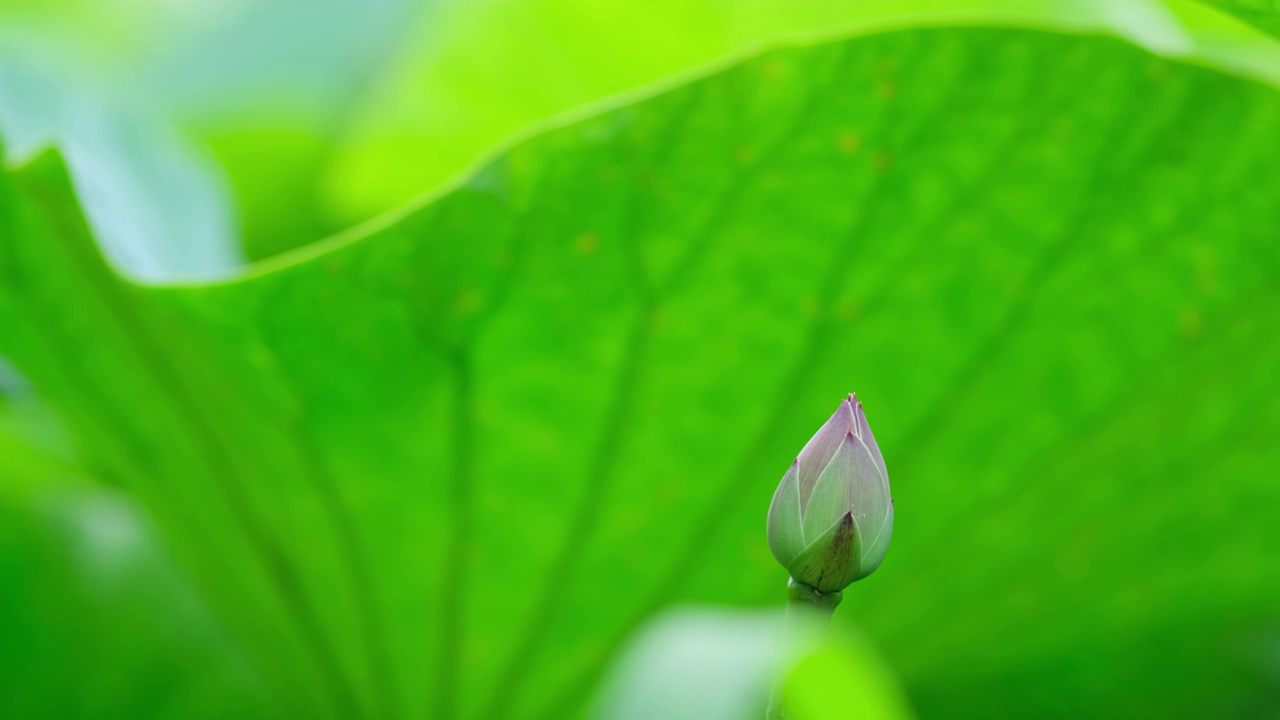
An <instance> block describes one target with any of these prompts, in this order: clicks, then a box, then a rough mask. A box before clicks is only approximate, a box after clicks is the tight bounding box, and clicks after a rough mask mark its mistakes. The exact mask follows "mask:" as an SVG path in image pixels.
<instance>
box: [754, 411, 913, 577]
mask: <svg viewBox="0 0 1280 720" xmlns="http://www.w3.org/2000/svg"><path fill="white" fill-rule="evenodd" d="M768 531H769V549H770V550H772V551H773V556H774V557H775V558H777V559H778V562H780V563H782V565H783V567H785V568H786V569H787V570H788V571H789V572H790V573H791V577H792V579H793V580H794V581H795V582H797V583H801V584H803V585H807V586H809V587H811V588H814V589H816V590H818V591H820V592H823V593H830V592H837V591H840V590H843V589H844V588H846V587H848V586H849V584H850V583H852V582H854V581H855V580H860V579H862V578H864V577H866V576H868V575H870V574H871V573H872V571H874V570H875V569H876V568H877V567H879V566H880V561H881V560H883V559H884V554H885V551H886V550H888V548H889V538H890V537H891V536H892V535H893V498H892V497H890V495H889V475H888V473H887V472H886V471H885V467H884V457H883V456H882V455H881V454H880V447H879V446H878V445H876V439H875V437H874V436H872V434H871V427H870V426H869V425H868V424H867V416H866V414H864V413H863V412H862V403H860V402H858V400H857V398H855V397H854V396H853V395H850V396H849V397H848V398H847V399H846V400H844V401H843V402H841V403H840V407H839V408H837V409H836V412H835V414H834V415H832V416H831V419H830V420H827V422H826V424H825V425H823V426H822V427H821V428H819V429H818V432H817V433H815V434H814V436H813V437H812V438H810V439H809V442H808V443H807V444H806V445H805V446H804V449H803V450H801V451H800V456H799V457H797V458H796V461H795V462H794V463H792V464H791V468H790V469H789V470H787V473H786V474H785V475H783V476H782V482H781V483H780V484H779V485H778V491H777V492H776V493H774V495H773V504H771V505H770V506H769V523H768Z"/></svg>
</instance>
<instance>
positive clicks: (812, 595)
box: [764, 579, 844, 720]
mask: <svg viewBox="0 0 1280 720" xmlns="http://www.w3.org/2000/svg"><path fill="white" fill-rule="evenodd" d="M843 598H844V593H842V592H840V591H839V590H836V591H835V592H829V593H824V592H822V591H820V590H818V589H817V588H812V587H809V586H808V585H805V584H804V583H798V582H796V581H795V580H794V579H788V580H787V614H786V617H785V619H784V620H783V632H784V633H786V635H787V638H788V639H793V638H794V636H795V635H797V634H798V633H799V632H800V630H799V628H800V627H801V626H804V627H809V628H812V627H813V625H814V624H815V621H816V622H818V623H821V624H822V625H826V624H828V623H830V622H831V614H832V613H834V612H835V609H836V606H837V605H839V604H840V600H841V599H843ZM784 680H785V678H781V679H779V681H778V684H777V685H776V686H774V689H773V692H772V693H770V695H769V707H768V709H767V710H765V714H764V717H765V720H786V715H784V714H783V712H782V682H783V681H784Z"/></svg>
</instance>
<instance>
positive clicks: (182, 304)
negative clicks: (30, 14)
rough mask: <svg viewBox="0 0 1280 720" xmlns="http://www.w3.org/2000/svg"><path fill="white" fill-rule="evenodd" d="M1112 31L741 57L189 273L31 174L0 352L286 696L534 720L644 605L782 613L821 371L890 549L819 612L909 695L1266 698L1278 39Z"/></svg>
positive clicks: (1063, 704) (2, 207)
mask: <svg viewBox="0 0 1280 720" xmlns="http://www.w3.org/2000/svg"><path fill="white" fill-rule="evenodd" d="M1054 7H1055V8H1056V7H1057V6H1056V5H1055V6H1054ZM1107 7H1115V6H1114V5H1111V4H1108V5H1107ZM1125 7H1126V9H1129V10H1132V12H1125V13H1113V12H1111V11H1105V12H1104V11H1097V13H1098V14H1097V15H1095V16H1088V17H1087V18H1086V19H1085V20H1081V21H1079V22H1075V21H1072V22H1068V21H1065V20H1062V19H1061V17H1060V15H1059V14H1055V13H1058V12H1059V11H1058V10H1043V11H1042V12H1043V15H1042V16H1041V17H1039V19H1035V20H1034V21H1033V20H1022V21H1019V22H1018V23H1013V21H1012V20H1009V19H1008V18H1007V17H1003V16H998V15H992V16H991V17H992V18H997V19H999V20H1000V23H999V24H1000V25H1001V27H1000V28H994V29H993V28H982V27H970V25H974V24H977V25H981V24H983V23H981V22H978V21H977V20H975V19H974V16H969V17H968V18H967V19H966V20H965V22H964V23H963V24H964V25H965V27H959V26H951V25H947V24H946V23H943V22H942V21H941V20H937V19H934V20H930V21H929V22H927V23H923V24H925V25H928V26H929V27H927V28H924V29H915V25H914V24H913V23H914V22H915V16H913V15H910V14H907V15H903V16H902V17H900V18H898V20H899V22H898V23H897V24H893V23H888V24H887V25H885V26H884V27H889V28H894V30H893V31H892V32H882V33H870V34H865V32H866V31H867V30H868V29H867V28H864V29H863V31H862V32H863V34H859V33H854V34H852V35H850V34H837V35H834V36H832V37H828V38H818V39H812V40H810V41H806V42H803V43H796V44H794V45H792V46H787V47H783V48H780V49H775V50H771V51H768V52H764V53H761V54H758V55H753V56H750V57H747V58H743V59H741V60H740V61H737V62H733V63H728V64H726V65H725V66H723V67H721V68H718V69H715V70H713V71H709V72H707V73H706V74H704V75H703V76H699V77H696V78H687V79H686V80H685V81H683V82H680V83H673V84H671V85H670V86H668V87H666V88H664V89H663V90H662V91H661V92H655V93H654V94H652V95H650V96H647V97H643V98H634V99H632V100H630V101H628V102H625V103H619V104H617V105H615V106H613V107H611V108H608V109H601V110H600V111H599V112H597V113H595V114H593V115H590V116H589V117H583V118H581V119H579V120H577V121H575V122H571V123H566V124H563V125H561V126H558V127H554V128H550V129H547V130H545V131H544V132H541V133H540V134H536V135H533V136H531V137H530V138H529V139H527V140H525V141H523V142H520V143H517V144H514V145H512V146H511V147H510V148H508V149H507V150H506V151H504V152H502V153H500V154H498V155H495V156H494V157H493V158H492V159H491V160H490V161H489V162H488V163H486V164H485V165H484V166H483V167H481V168H479V169H478V170H477V171H476V172H474V173H473V174H470V175H468V176H467V177H466V178H465V179H464V180H462V181H460V182H459V183H458V184H456V185H454V186H451V187H449V188H447V189H446V190H444V191H442V192H440V193H438V194H437V195H435V196H433V197H431V198H429V199H427V200H425V201H423V202H421V203H419V204H416V205H413V206H410V207H407V208H405V209H403V210H402V211H399V212H397V213H395V214H393V215H391V216H388V217H386V218H383V219H382V220H380V221H378V222H376V223H373V224H371V225H368V226H365V227H361V228H358V229H356V230H353V231H352V232H350V233H349V234H346V235H342V236H339V237H336V238H333V239H331V240H328V241H324V242H322V243H320V244H318V245H314V246H311V247H308V248H306V249H304V250H302V251H300V252H298V253H294V254H291V255H287V256H284V257H282V258H280V259H279V260H276V261H273V262H269V263H265V264H261V265H258V266H255V267H253V268H252V269H251V270H250V271H249V272H247V273H246V274H244V275H243V276H240V277H237V278H235V279H232V280H229V281H227V282H222V283H216V284H192V285H184V286H168V287H158V286H142V285H138V284H134V283H131V282H128V281H125V280H123V279H121V278H120V277H118V276H117V275H116V274H114V273H113V272H111V271H110V270H109V269H108V268H107V266H106V265H105V264H104V263H103V262H102V259H101V258H100V256H99V254H98V252H97V250H96V247H95V244H94V238H93V236H92V234H91V233H90V232H89V230H88V227H87V225H86V224H85V221H84V219H83V215H82V213H81V211H80V207H79V203H78V201H77V199H76V196H75V193H74V192H73V190H72V185H71V183H70V181H69V179H68V176H67V172H66V168H65V165H64V163H63V162H62V160H61V158H60V157H59V155H58V154H57V153H55V152H48V153H45V154H42V155H40V156H38V157H36V158H35V159H33V160H32V161H31V162H30V163H28V164H26V165H23V166H21V167H11V168H6V170H5V171H4V172H3V174H0V328H3V332H0V354H3V355H4V356H5V357H6V358H8V359H10V360H12V362H13V363H14V364H15V366H16V367H17V368H18V369H19V370H20V371H21V372H22V374H23V375H24V376H25V377H26V378H27V379H28V380H29V381H30V382H31V383H32V384H33V386H34V387H36V388H37V389H38V390H39V393H40V395H41V396H42V397H43V398H44V399H45V401H46V402H47V403H48V404H49V405H50V406H51V407H52V408H53V409H54V410H55V411H56V412H57V413H58V415H59V419H60V421H61V423H62V424H63V425H64V426H65V427H66V428H67V432H68V433H69V435H70V436H71V437H72V438H73V440H74V447H75V449H76V453H77V458H78V460H79V462H80V463H81V464H82V465H83V466H84V468H85V469H86V473H85V474H86V475H87V476H90V477H94V478H97V479H98V480H100V481H101V482H102V483H104V484H108V485H110V486H111V487H113V488H115V489H116V492H120V493H124V494H126V495H127V496H128V497H130V498H132V499H133V500H134V501H135V502H136V503H137V504H138V505H139V506H141V507H142V508H145V510H146V513H147V514H148V515H149V517H151V518H152V520H153V522H154V525H155V526H156V531H157V533H158V534H159V536H160V537H161V538H162V541H163V547H164V549H165V552H166V553H167V556H169V557H171V558H172V563H173V565H174V566H175V567H177V568H180V569H181V572H182V573H183V575H184V577H186V578H189V582H190V583H191V587H192V588H193V591H192V592H193V593H194V594H195V595H196V596H197V597H198V598H199V600H200V603H201V605H202V606H203V607H207V608H208V612H209V617H210V618H211V620H210V623H211V625H212V627H213V628H214V630H212V631H211V632H213V633H214V634H215V635H216V637H219V638H225V639H226V642H227V643H228V646H229V648H230V650H229V651H228V652H229V653H230V654H231V655H232V656H234V657H237V658H243V667H244V668H245V672H246V673H247V674H248V677H249V678H251V680H252V683H253V684H254V685H255V686H257V687H261V688H263V693H264V694H265V696H266V697H268V698H270V699H271V700H272V706H271V707H272V708H273V709H278V711H279V712H281V713H284V714H288V715H291V716H312V717H314V716H320V717H323V716H343V717H348V716H353V715H379V716H396V717H399V716H414V717H421V716H424V715H430V716H433V717H448V716H458V717H565V716H573V715H575V714H577V713H580V712H582V711H583V709H584V707H585V703H586V700H587V698H588V697H589V696H590V693H591V691H592V689H593V688H594V686H595V685H596V683H597V680H598V679H599V677H600V675H601V673H602V672H603V668H605V667H606V666H607V664H608V663H609V661H610V660H611V659H612V658H614V657H615V656H616V655H617V653H618V651H619V649H620V648H621V646H622V644H623V642H624V640H625V638H627V637H628V636H629V635H630V634H631V633H632V631H633V630H634V629H635V628H636V627H638V626H639V625H640V623H642V622H643V621H644V620H645V619H647V618H649V617H650V616H652V615H653V614H654V613H656V612H657V611H658V610H660V609H662V608H664V607H666V606H668V605H670V604H673V603H676V602H685V601H701V602H715V603H733V604H775V603H778V602H780V601H781V599H782V596H783V587H784V583H785V577H786V574H785V571H783V569H782V568H781V567H779V566H778V565H777V563H776V562H775V561H774V560H773V558H772V557H771V554H770V552H769V550H768V547H767V544H766V541H765V537H764V524H765V512H766V509H767V508H768V505H769V498H770V496H771V494H772V492H773V490H774V488H775V487H776V484H777V481H778V478H779V477H780V476H781V474H782V473H783V472H784V471H785V470H786V468H787V466H788V464H789V462H790V461H791V459H792V458H794V457H795V454H796V451H797V450H798V449H799V448H800V447H802V446H803V444H804V442H805V440H806V439H807V438H808V437H809V436H810V435H811V434H812V433H813V431H814V429H815V428H816V427H817V426H818V425H820V424H821V422H822V421H823V420H824V419H825V418H826V417H827V415H828V414H829V412H830V408H831V405H832V403H833V401H838V400H839V398H842V397H844V396H845V393H847V392H848V391H850V390H857V391H858V392H859V397H860V398H862V399H863V400H864V402H866V404H867V406H868V412H869V413H870V414H871V415H872V416H873V417H874V418H875V422H876V436H877V440H878V442H879V445H880V447H881V449H882V450H883V452H884V455H885V458H886V463H887V465H888V466H889V467H890V468H891V472H892V474H893V478H894V486H893V487H894V500H895V502H896V509H897V517H896V523H897V527H895V533H894V539H893V548H892V549H891V550H890V553H889V557H888V559H887V562H885V564H884V565H883V566H882V567H881V568H880V569H879V570H878V571H877V572H876V574H875V575H874V576H873V577H871V578H869V579H868V580H867V581H865V582H861V583H858V585H857V586H856V591H851V592H848V593H846V599H845V601H844V604H843V605H842V607H841V609H840V610H839V613H840V614H841V615H842V616H847V617H850V618H856V619H857V621H858V622H859V624H860V625H862V626H863V627H865V628H866V629H867V633H868V635H869V637H870V638H871V639H872V641H873V642H874V643H875V644H876V645H877V646H878V647H880V648H882V650H883V652H884V655H885V656H886V658H887V661H888V663H889V664H890V665H891V666H892V667H893V668H894V670H895V671H896V672H897V673H898V674H899V676H900V677H901V678H902V681H903V683H904V685H905V687H906V688H907V691H908V693H909V694H910V695H911V698H912V703H913V704H914V705H915V706H916V707H917V708H918V709H919V710H920V712H921V714H923V715H931V714H946V715H981V714H982V713H983V712H984V711H988V710H989V709H990V708H991V707H992V706H997V707H1000V708H1001V709H1002V710H1004V711H1007V712H1008V713H1009V714H1011V715H1014V716H1026V715H1061V716H1082V715H1090V716H1093V715H1098V714H1107V715H1112V716H1115V717H1132V716H1134V715H1139V714H1150V713H1157V714H1160V715H1165V716H1185V717H1205V716H1220V715H1222V714H1231V713H1235V712H1244V713H1246V714H1247V713H1248V712H1249V711H1251V710H1265V709H1266V708H1267V707H1268V703H1270V702H1273V701H1274V699H1275V698H1276V693H1277V691H1276V686H1277V683H1276V679H1275V677H1274V674H1271V675H1269V674H1268V672H1269V671H1268V669H1267V668H1268V667H1270V666H1269V665H1267V662H1268V659H1267V658H1268V657H1270V656H1269V655H1268V652H1270V651H1269V650H1268V649H1267V648H1268V642H1269V641H1268V640H1267V639H1266V637H1267V636H1266V635H1265V633H1266V632H1267V629H1268V628H1271V627H1274V623H1275V620H1276V608H1277V607H1280V582H1277V580H1276V579H1275V573H1274V569H1273V565H1274V558H1275V557H1276V556H1277V554H1278V553H1280V536H1277V534H1276V533H1275V531H1274V528H1275V522H1274V518H1275V517H1276V513H1277V510H1280V508H1277V498H1276V494H1275V492H1274V487H1273V486H1274V468H1275V467H1277V466H1280V462H1278V461H1280V458H1278V457H1277V446H1276V444H1275V443H1274V442H1272V439H1273V438H1274V437H1275V435H1276V430H1277V429H1280V404H1277V403H1276V402H1275V400H1274V395H1275V387H1274V371H1273V370H1274V367H1275V365H1276V362H1277V360H1278V359H1280V357H1278V356H1280V345H1278V344H1277V341H1278V338H1280V335H1277V333H1276V332H1275V323H1274V320H1273V318H1272V315H1273V313H1272V312H1271V311H1270V309H1271V308H1272V307H1274V306H1275V305H1276V301H1277V297H1276V295H1277V293H1278V292H1280V290H1278V288H1280V283H1277V280H1278V279H1280V277H1278V276H1280V250H1278V248H1280V239H1278V237H1277V230H1276V228H1278V227H1280V203H1276V202H1275V198H1276V197H1277V194H1278V192H1280V177H1277V175H1276V172H1275V168H1276V167H1280V134H1277V133H1276V132H1274V129H1275V127H1276V126H1277V123H1278V122H1280V96H1278V95H1277V89H1276V88H1277V84H1276V78H1277V77H1278V75H1277V68H1280V65H1278V64H1277V63H1276V58H1277V57H1280V51H1278V50H1277V48H1276V46H1275V44H1274V43H1273V42H1272V41H1270V40H1267V39H1265V38H1262V37H1261V36H1260V35H1258V34H1245V35H1243V36H1232V35H1226V36H1224V35H1222V34H1215V35H1213V36H1212V37H1211V38H1209V39H1206V37H1204V36H1202V35H1199V34H1197V33H1198V30H1197V26H1194V25H1187V24H1180V20H1179V17H1178V16H1176V15H1173V14H1169V13H1166V12H1164V11H1163V9H1162V6H1160V5H1158V4H1154V3H1133V4H1130V5H1126V6H1125ZM1023 12H1024V13H1025V14H1032V13H1033V11H1031V10H1027V11H1023ZM1037 12H1039V11H1037ZM995 22H996V21H995V20H991V19H988V24H991V23H995ZM940 24H941V25H943V26H942V27H935V26H937V25H940ZM1008 24H1020V25H1028V24H1029V25H1031V26H1033V27H1037V28H1041V29H1044V28H1055V27H1056V28H1058V29H1060V30H1063V31H1088V32H1086V33H1085V34H1079V35H1076V34H1053V33H1047V32H1041V31H1032V30H1027V29H1016V28H1010V27H1007V26H1006V25H1008ZM1099 28H1103V29H1106V28H1109V31H1108V33H1107V35H1106V36H1103V35H1099V34H1098V33H1097V32H1094V31H1097V30H1099ZM1210 40H1212V42H1210ZM126 637H127V635H126ZM37 677H38V679H42V680H43V681H44V682H46V683H47V685H45V686H34V687H32V686H24V687H25V692H32V693H44V694H46V695H47V694H49V693H50V692H51V688H53V689H57V688H62V687H64V686H63V685H62V684H61V683H65V682H66V679H65V678H64V677H63V676H58V675H54V674H48V675H45V674H41V675H39V676H37ZM68 687H69V686H68Z"/></svg>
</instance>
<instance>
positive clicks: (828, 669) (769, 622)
mask: <svg viewBox="0 0 1280 720" xmlns="http://www.w3.org/2000/svg"><path fill="white" fill-rule="evenodd" d="M798 620H799V618H792V623H793V625H792V627H791V628H789V629H784V625H783V618H782V612H781V611H777V612H726V611H713V610H705V609H683V610H673V611H670V612H668V613H664V614H663V615H661V616H659V617H658V618H655V619H654V620H653V621H651V622H649V623H648V624H646V625H645V626H644V627H643V628H641V630H640V631H639V632H638V633H637V634H636V636H635V637H634V638H632V639H631V640H630V641H628V643H627V645H626V647H625V648H624V649H623V650H622V652H621V654H620V656H619V659H618V662H617V663H616V665H615V667H614V668H613V669H612V670H611V671H610V673H609V676H608V677H606V678H605V679H604V681H603V683H602V685H601V693H600V697H599V698H598V699H597V700H596V702H595V704H594V705H593V706H592V710H591V713H590V714H591V716H592V717H599V718H610V719H611V720H632V719H634V720H647V719H648V718H664V720H748V719H750V720H758V719H759V718H762V717H764V711H765V704H766V701H767V699H768V698H769V696H770V693H771V692H772V691H773V689H774V687H775V685H778V686H779V687H780V688H783V686H785V689H783V691H782V697H784V698H785V699H786V704H787V717H788V718H791V719H792V720H851V719H854V718H879V719H882V720H893V719H897V718H909V717H911V712H910V711H909V709H908V708H907V705H906V702H905V700H904V698H903V697H902V691H901V690H900V689H899V688H898V687H897V685H896V683H895V681H894V678H893V674H892V673H891V672H889V671H888V670H887V669H886V668H884V667H883V665H882V663H881V661H880V659H879V658H877V657H876V656H875V654H874V653H873V652H872V651H871V650H870V648H868V647H867V645H866V643H865V642H862V641H860V640H859V638H858V637H857V636H855V635H852V634H851V633H848V632H847V631H844V630H843V629H842V628H839V627H837V628H836V629H835V631H829V630H827V629H826V628H824V627H822V625H825V623H820V622H815V623H813V625H812V626H808V625H807V624H805V623H800V622H798Z"/></svg>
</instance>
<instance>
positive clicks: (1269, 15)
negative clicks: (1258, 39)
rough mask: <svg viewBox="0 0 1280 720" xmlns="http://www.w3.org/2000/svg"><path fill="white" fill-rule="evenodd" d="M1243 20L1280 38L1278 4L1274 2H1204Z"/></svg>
mask: <svg viewBox="0 0 1280 720" xmlns="http://www.w3.org/2000/svg"><path fill="white" fill-rule="evenodd" d="M1205 1H1206V3H1207V4H1209V5H1215V6H1217V7H1219V8H1222V9H1223V10H1226V11H1227V12H1229V13H1231V14H1232V15H1235V16H1237V17H1239V18H1241V19H1243V20H1246V21H1248V22H1249V23H1252V24H1253V25H1254V26H1256V27H1259V28H1262V29H1263V30H1266V31H1267V32H1269V33H1271V34H1272V35H1275V36H1280V2H1276V0H1205Z"/></svg>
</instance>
